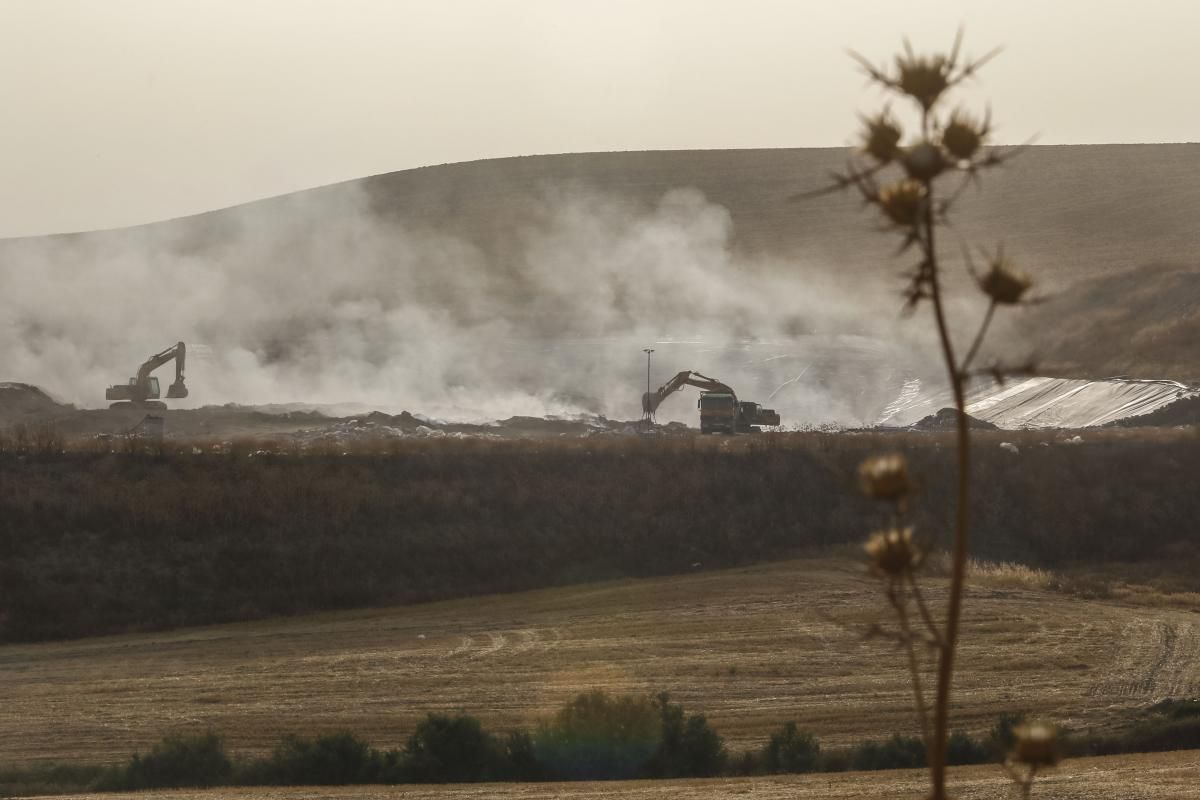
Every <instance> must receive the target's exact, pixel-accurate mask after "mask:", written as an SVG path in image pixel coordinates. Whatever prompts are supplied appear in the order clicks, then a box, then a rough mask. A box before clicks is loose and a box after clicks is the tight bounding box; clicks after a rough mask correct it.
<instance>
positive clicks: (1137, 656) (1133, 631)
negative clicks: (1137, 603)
mask: <svg viewBox="0 0 1200 800" xmlns="http://www.w3.org/2000/svg"><path fill="white" fill-rule="evenodd" d="M1113 644H1114V645H1115V646H1116V647H1117V648H1119V649H1118V650H1117V652H1116V655H1115V656H1114V657H1113V659H1112V661H1111V662H1109V664H1108V666H1107V667H1105V669H1104V672H1103V673H1102V674H1101V675H1100V676H1099V677H1098V678H1097V680H1096V682H1095V683H1093V684H1092V686H1091V688H1089V689H1088V694H1089V695H1091V696H1093V697H1096V696H1105V697H1125V698H1145V699H1151V700H1157V699H1163V698H1167V697H1181V696H1190V695H1191V694H1193V693H1194V692H1195V691H1196V689H1197V688H1198V687H1200V631H1198V630H1197V626H1196V625H1195V624H1194V623H1191V622H1177V621H1173V620H1164V619H1150V618H1147V617H1138V618H1135V619H1132V620H1130V621H1129V622H1127V623H1126V624H1125V625H1124V627H1122V629H1121V631H1120V633H1119V634H1118V635H1117V636H1116V641H1114V642H1113Z"/></svg>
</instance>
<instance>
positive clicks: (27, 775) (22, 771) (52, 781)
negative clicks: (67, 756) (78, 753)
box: [0, 764, 106, 797]
mask: <svg viewBox="0 0 1200 800" xmlns="http://www.w3.org/2000/svg"><path fill="white" fill-rule="evenodd" d="M105 772H106V770H105V768H104V767H100V766H95V765H89V764H36V765H33V766H29V767H20V768H7V769H0V797H14V796H28V795H35V794H73V793H76V792H86V791H87V790H88V789H90V788H93V787H94V786H96V784H97V783H98V782H99V781H100V779H101V778H102V777H103V776H104V775H105Z"/></svg>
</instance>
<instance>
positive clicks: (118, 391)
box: [104, 342, 188, 409]
mask: <svg viewBox="0 0 1200 800" xmlns="http://www.w3.org/2000/svg"><path fill="white" fill-rule="evenodd" d="M186 358H187V348H186V347H185V346H184V344H183V342H177V343H176V344H173V345H171V346H170V347H168V348H167V349H166V350H163V351H162V352H161V353H155V354H154V355H152V356H150V357H149V358H148V359H146V361H145V362H144V363H143V364H142V365H141V366H140V367H138V372H137V375H136V376H135V377H133V378H130V379H129V383H118V384H115V385H113V386H109V387H108V388H107V389H106V390H105V391H104V398H105V399H106V400H114V401H116V402H114V403H112V404H110V405H109V408H157V409H163V408H166V407H167V404H166V403H164V402H162V401H160V400H159V399H158V398H159V396H160V395H159V386H158V378H156V377H154V376H153V375H151V374H150V373H151V372H154V370H156V369H158V368H159V367H161V366H162V365H163V364H166V363H167V362H169V361H174V362H175V382H174V383H172V384H171V385H170V386H168V387H167V397H168V399H172V400H177V399H180V398H183V397H187V396H188V390H187V386H185V385H184V383H183V366H184V361H185V360H186Z"/></svg>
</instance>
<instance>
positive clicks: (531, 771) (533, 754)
mask: <svg viewBox="0 0 1200 800" xmlns="http://www.w3.org/2000/svg"><path fill="white" fill-rule="evenodd" d="M503 767H504V774H503V776H502V777H503V778H504V779H505V780H508V781H540V780H543V779H544V778H545V777H546V771H545V770H544V769H543V768H542V765H541V763H539V762H538V758H537V749H536V748H535V747H534V743H533V736H531V735H530V734H528V733H526V732H525V731H511V732H509V734H508V736H506V737H505V739H504V765H503Z"/></svg>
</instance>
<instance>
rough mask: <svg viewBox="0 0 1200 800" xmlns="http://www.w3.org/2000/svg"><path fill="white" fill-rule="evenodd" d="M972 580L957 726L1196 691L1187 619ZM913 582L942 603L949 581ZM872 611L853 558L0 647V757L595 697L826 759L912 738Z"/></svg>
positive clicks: (1191, 627)
mask: <svg viewBox="0 0 1200 800" xmlns="http://www.w3.org/2000/svg"><path fill="white" fill-rule="evenodd" d="M987 580H988V582H984V583H980V584H977V585H973V586H972V587H971V588H970V591H969V592H968V598H967V605H966V616H965V618H964V623H965V627H964V633H963V640H962V644H961V647H960V659H961V661H960V663H961V667H960V672H959V673H958V675H957V677H956V682H955V685H956V694H955V716H954V727H955V729H961V730H964V731H968V732H971V733H984V732H986V731H987V730H988V729H989V728H990V727H991V726H992V725H993V724H994V723H995V720H996V718H997V715H998V714H1000V713H1001V712H1003V711H1015V710H1027V711H1031V712H1034V713H1037V714H1039V715H1044V716H1047V717H1049V718H1052V719H1055V720H1058V721H1060V722H1062V723H1063V724H1066V725H1068V726H1070V727H1072V728H1075V729H1081V728H1088V727H1091V726H1102V725H1105V724H1106V723H1111V722H1113V721H1121V720H1126V719H1128V718H1129V716H1130V713H1131V711H1132V710H1133V709H1138V708H1142V707H1144V706H1147V705H1149V704H1151V703H1153V702H1155V701H1156V700H1159V699H1162V698H1164V697H1193V696H1195V695H1196V693H1197V691H1200V621H1198V620H1197V618H1196V615H1195V614H1194V613H1192V612H1191V611H1190V610H1188V609H1185V608H1151V607H1146V606H1133V605H1125V604H1120V603H1116V602H1102V601H1095V600H1082V599H1078V598H1072V597H1066V596H1063V595H1059V594H1055V593H1052V592H1047V591H1039V590H1034V589H1024V588H1005V584H999V583H996V582H994V581H993V580H992V579H991V578H989V579H987ZM1017 584H1018V585H1019V584H1020V581H1019V580H1018V581H1017ZM1010 585H1011V584H1010ZM927 588H928V590H929V596H930V602H931V603H932V604H933V605H934V606H935V607H941V604H942V601H943V599H944V591H945V581H944V580H939V579H930V581H929V584H928V586H927ZM883 605H884V601H883V600H882V598H881V597H880V589H879V586H878V584H877V583H876V582H875V581H874V580H871V579H869V578H868V577H867V576H866V575H865V571H864V569H863V567H862V565H861V564H857V563H852V562H850V561H843V560H813V561H791V562H781V563H776V564H770V565H763V566H758V567H752V568H746V569H738V570H724V571H714V572H708V573H701V574H694V575H688V576H681V577H671V578H657V579H651V580H623V581H614V582H607V583H600V584H591V585H587V586H577V587H570V588H564V589H553V590H543V591H537V592H526V593H520V594H511V595H497V596H492V597H488V598H477V599H468V600H458V601H450V602H441V603H432V604H426V605H419V606H409V607H406V608H392V609H379V610H373V611H359V612H350V613H339V614H325V615H320V616H313V617H307V618H301V619H293V620H286V621H274V622H263V623H250V624H239V625H228V626H220V627H209V628H191V629H185V630H179V631H174V632H170V633H160V634H147V635H129V636H120V637H109V638H93V639H87V640H81V641H74V642H60V643H53V644H41V645H8V646H5V647H2V648H0V702H2V703H3V705H4V708H5V709H6V713H5V714H4V715H3V717H0V752H2V753H4V754H5V759H6V761H10V762H14V763H19V762H32V761H38V760H51V759H58V760H62V759H71V760H78V761H93V762H94V761H101V760H118V759H121V758H124V757H127V756H128V755H129V753H131V752H133V751H135V750H142V751H144V750H145V749H146V748H148V747H149V746H150V745H151V744H152V743H154V742H155V741H157V740H158V739H159V738H160V737H161V736H162V735H163V734H164V733H166V732H169V731H173V730H203V729H205V728H208V727H212V728H215V729H217V730H219V731H221V732H223V733H225V734H226V736H227V742H228V745H229V747H230V749H231V750H234V751H243V752H245V751H256V752H260V753H261V752H263V751H265V750H268V749H269V748H270V747H271V746H273V745H274V744H275V742H277V741H278V738H279V737H280V736H281V735H283V734H286V733H302V734H309V735H311V734H313V733H316V732H319V731H336V730H343V729H350V730H353V731H355V732H357V733H359V734H360V735H362V736H364V737H365V738H366V739H368V740H369V741H371V742H372V743H374V744H376V745H379V746H394V745H396V744H398V743H402V742H403V741H404V740H405V739H406V738H407V736H408V735H409V734H410V733H411V731H412V729H413V726H414V725H415V724H416V722H417V721H418V720H419V719H421V718H422V717H423V716H424V715H425V714H426V713H429V712H453V711H457V710H460V709H461V710H465V711H468V712H470V713H474V714H477V715H478V716H479V717H480V718H481V720H482V721H483V722H484V724H485V725H487V726H488V727H489V728H492V729H496V730H504V729H506V728H508V727H510V726H520V727H526V726H530V725H532V724H533V723H535V721H536V720H538V719H539V718H542V717H544V716H546V715H548V714H550V713H551V712H553V711H554V710H555V709H557V708H559V707H560V706H561V705H562V704H563V703H564V702H565V701H566V700H568V699H569V698H571V697H573V696H574V695H575V694H576V693H578V692H580V691H584V690H588V689H593V688H602V689H606V690H608V691H610V692H615V693H632V692H639V693H642V692H658V691H669V692H670V693H671V695H672V697H674V698H675V699H677V700H679V701H681V702H682V703H683V704H684V705H685V706H686V707H688V708H689V709H692V710H696V711H703V712H705V713H706V714H707V715H708V718H709V719H710V720H711V721H712V722H713V724H714V725H715V726H716V727H717V729H718V730H719V731H721V732H722V733H723V734H724V735H725V737H726V738H727V740H728V743H729V745H730V747H731V749H732V750H734V751H740V750H741V749H743V748H747V747H757V746H760V745H761V744H762V742H763V741H764V740H765V738H766V737H767V735H768V734H769V732H770V731H772V730H774V729H777V728H778V726H779V725H780V724H782V723H783V722H785V721H787V720H796V721H798V722H799V723H800V724H801V725H803V726H804V727H806V728H809V729H811V730H812V731H814V732H815V733H817V734H818V735H819V736H820V738H821V741H822V742H823V743H824V744H826V745H829V746H836V745H842V744H847V743H850V742H854V741H857V740H861V739H864V738H875V737H878V736H879V735H890V734H891V733H893V732H902V733H914V732H915V725H916V721H915V719H914V716H913V713H912V708H911V702H912V695H911V688H910V686H909V681H908V676H907V674H906V672H905V671H904V669H903V665H902V661H901V657H900V655H899V654H898V653H896V652H895V648H894V647H893V646H892V645H891V644H889V643H887V642H884V641H880V640H874V641H863V636H862V630H863V628H864V627H865V626H866V625H867V624H868V623H870V622H873V621H879V620H881V619H882V618H883V617H882V616H881V611H880V609H881V608H882V607H883Z"/></svg>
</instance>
